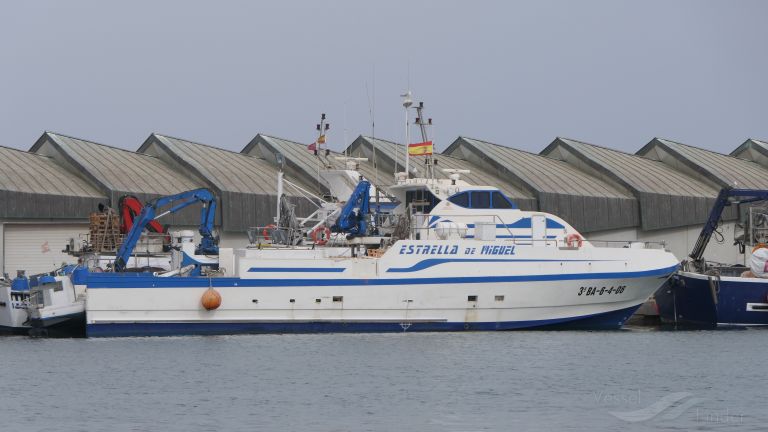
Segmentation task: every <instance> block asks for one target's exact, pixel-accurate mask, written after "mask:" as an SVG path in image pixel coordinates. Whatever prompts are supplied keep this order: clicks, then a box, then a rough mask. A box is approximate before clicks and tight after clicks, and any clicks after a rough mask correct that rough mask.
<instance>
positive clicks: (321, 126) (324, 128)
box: [315, 113, 331, 195]
mask: <svg viewBox="0 0 768 432" xmlns="http://www.w3.org/2000/svg"><path fill="white" fill-rule="evenodd" d="M330 128H331V124H330V123H328V121H327V120H326V119H325V113H322V114H320V123H318V124H317V127H316V129H317V133H318V136H317V140H315V156H318V157H317V158H316V159H317V183H316V186H317V194H318V195H320V194H321V193H322V190H321V187H320V164H321V161H320V159H321V158H322V156H320V155H322V154H323V144H325V142H326V138H325V134H326V133H327V132H328V130H329V129H330ZM325 152H326V157H327V153H328V149H327V148H326V150H325Z"/></svg>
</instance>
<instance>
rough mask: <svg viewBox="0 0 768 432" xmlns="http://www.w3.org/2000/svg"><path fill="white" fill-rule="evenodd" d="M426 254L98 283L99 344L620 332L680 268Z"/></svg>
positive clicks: (268, 260) (91, 319)
mask: <svg viewBox="0 0 768 432" xmlns="http://www.w3.org/2000/svg"><path fill="white" fill-rule="evenodd" d="M423 243H424V242H418V241H401V242H398V243H397V244H395V245H394V246H393V247H392V248H391V249H390V250H389V251H388V252H387V253H386V254H385V255H384V256H382V257H381V258H378V259H374V258H368V257H360V258H350V257H340V256H338V254H339V253H343V252H344V251H346V252H347V253H348V252H349V248H338V249H335V248H328V249H316V250H311V249H306V250H296V249H291V250H287V251H286V254H287V255H286V256H281V254H280V252H279V251H275V250H242V251H236V252H237V253H235V254H234V256H233V257H232V259H231V262H230V263H226V262H222V263H220V265H222V266H227V265H229V266H230V268H232V269H234V271H233V272H232V276H234V277H219V278H205V277H179V278H159V277H152V276H137V275H122V274H107V273H105V274H90V275H89V276H88V278H87V282H86V284H87V285H88V298H87V304H86V310H87V326H88V334H89V335H91V336H110V335H115V336H117V335H153V334H200V333H202V334H207V333H237V332H291V331H296V332H320V331H403V330H407V331H417V330H423V331H433V330H462V329H468V330H496V329H499V330H505V329H513V328H530V327H540V326H551V325H565V326H569V325H571V324H572V326H574V327H579V326H584V327H594V328H618V327H620V326H621V325H622V324H623V323H624V321H625V320H626V319H627V318H628V317H629V316H630V315H631V314H632V312H633V311H634V309H635V308H636V307H638V306H639V305H640V304H642V303H643V302H644V301H645V300H646V299H647V298H648V297H649V296H650V295H651V294H653V292H654V291H655V290H656V289H657V288H658V287H659V286H661V284H662V283H663V282H664V280H666V278H667V277H668V276H669V275H670V274H671V273H673V272H674V270H675V266H676V260H675V258H674V257H673V256H672V255H671V254H668V253H665V252H663V251H660V250H646V249H628V248H594V247H584V248H556V247H552V246H548V247H534V246H530V245H527V246H515V245H512V244H511V243H510V242H504V241H494V242H479V241H467V240H459V241H450V240H446V241H430V242H429V244H428V245H426V246H429V248H428V249H425V247H426V246H425V245H424V244H423ZM412 245H413V246H416V245H419V249H410V248H409V247H410V246H412ZM485 246H489V247H491V248H494V247H495V249H485V251H486V253H481V251H483V249H481V247H485ZM415 250H417V251H419V253H413V252H414V251H415ZM334 254H337V255H336V256H334ZM224 256H226V254H224ZM76 283H77V282H76ZM209 286H212V287H213V288H215V289H216V290H217V291H218V292H219V293H220V294H221V296H222V304H221V306H220V307H219V308H218V309H217V310H214V311H206V310H205V309H203V308H202V307H201V305H200V299H201V296H202V294H203V293H204V292H205V290H206V289H208V287H209Z"/></svg>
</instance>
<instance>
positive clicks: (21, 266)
mask: <svg viewBox="0 0 768 432" xmlns="http://www.w3.org/2000/svg"><path fill="white" fill-rule="evenodd" d="M87 232H88V225H87V224H5V225H4V229H3V260H4V263H3V264H4V266H3V269H4V270H3V271H4V272H6V273H8V274H9V275H10V276H11V277H15V276H16V270H26V271H27V274H35V273H44V272H49V271H51V270H53V269H55V268H58V267H60V266H61V264H62V263H76V262H77V258H76V257H73V256H70V255H67V254H66V253H63V252H62V250H63V249H64V248H65V246H66V245H67V244H68V243H69V239H71V238H74V239H75V241H76V242H77V241H78V239H79V238H80V234H85V233H87Z"/></svg>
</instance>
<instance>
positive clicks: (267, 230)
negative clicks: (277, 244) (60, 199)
mask: <svg viewBox="0 0 768 432" xmlns="http://www.w3.org/2000/svg"><path fill="white" fill-rule="evenodd" d="M273 228H277V225H275V224H269V225H267V226H265V227H264V230H263V231H262V232H261V235H262V236H263V237H264V240H265V241H269V230H271V229H273Z"/></svg>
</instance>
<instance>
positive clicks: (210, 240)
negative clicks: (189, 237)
mask: <svg viewBox="0 0 768 432" xmlns="http://www.w3.org/2000/svg"><path fill="white" fill-rule="evenodd" d="M176 201H181V202H180V203H179V204H176V205H174V206H173V207H171V208H170V209H168V210H166V211H165V212H163V213H161V214H159V215H156V213H157V210H158V209H160V208H162V207H165V206H167V205H169V204H172V203H174V202H176ZM198 202H199V203H201V204H202V205H203V208H202V210H201V211H200V228H199V231H200V235H201V236H202V239H201V240H200V244H199V245H198V246H197V249H196V250H195V254H209V255H218V253H219V247H218V246H217V245H216V239H215V238H214V237H213V222H214V219H215V215H216V197H215V196H214V195H213V193H212V192H211V191H209V190H208V189H195V190H191V191H187V192H182V193H178V194H176V195H170V196H166V197H161V198H157V199H155V200H152V201H149V202H148V203H147V204H146V205H145V206H144V208H143V209H142V210H141V213H140V214H139V216H138V218H136V220H135V221H134V224H133V227H132V228H131V230H130V231H129V232H128V234H127V235H126V236H125V241H123V244H122V245H120V249H119V250H118V251H117V256H116V257H115V264H114V270H115V271H116V272H122V271H124V270H125V267H126V265H127V263H128V259H129V258H130V257H131V254H133V250H134V249H135V248H136V244H137V243H138V242H139V238H141V234H142V233H143V232H144V228H145V227H146V226H147V225H148V224H149V223H150V222H151V221H153V220H155V219H157V218H159V217H161V216H165V215H167V214H169V213H176V212H177V211H179V210H181V209H183V208H186V207H188V206H190V205H192V204H195V203H198Z"/></svg>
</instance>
